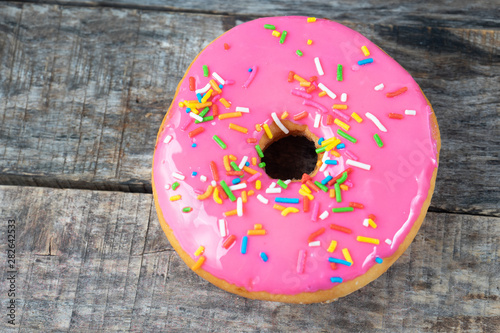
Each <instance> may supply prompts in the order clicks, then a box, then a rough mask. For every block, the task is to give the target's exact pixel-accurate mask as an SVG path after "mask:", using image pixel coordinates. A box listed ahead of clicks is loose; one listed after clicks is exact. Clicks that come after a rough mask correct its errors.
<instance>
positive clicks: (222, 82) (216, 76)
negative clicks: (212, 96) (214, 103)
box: [212, 72, 226, 84]
mask: <svg viewBox="0 0 500 333" xmlns="http://www.w3.org/2000/svg"><path fill="white" fill-rule="evenodd" d="M212 76H213V77H214V79H216V80H217V81H219V83H220V84H225V83H226V81H224V79H223V78H221V77H220V75H219V74H217V73H216V72H212Z"/></svg>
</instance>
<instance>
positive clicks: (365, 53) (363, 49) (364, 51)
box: [361, 45, 370, 57]
mask: <svg viewBox="0 0 500 333" xmlns="http://www.w3.org/2000/svg"><path fill="white" fill-rule="evenodd" d="M361 51H362V52H363V54H364V56H365V57H368V56H369V55H370V51H368V48H367V47H366V45H363V46H361Z"/></svg>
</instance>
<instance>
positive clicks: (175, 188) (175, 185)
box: [172, 182, 181, 191]
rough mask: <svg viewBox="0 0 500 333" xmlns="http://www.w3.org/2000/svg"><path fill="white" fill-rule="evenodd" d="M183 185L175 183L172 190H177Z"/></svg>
mask: <svg viewBox="0 0 500 333" xmlns="http://www.w3.org/2000/svg"><path fill="white" fill-rule="evenodd" d="M180 185H181V184H179V183H178V182H175V183H173V184H172V190H174V191H175V190H177V188H178V187H179V186H180Z"/></svg>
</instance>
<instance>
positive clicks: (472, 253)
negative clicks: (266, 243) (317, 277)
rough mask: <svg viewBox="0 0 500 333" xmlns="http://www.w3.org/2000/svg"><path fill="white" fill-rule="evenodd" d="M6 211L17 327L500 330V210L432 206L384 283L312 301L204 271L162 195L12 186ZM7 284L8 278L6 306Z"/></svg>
mask: <svg viewBox="0 0 500 333" xmlns="http://www.w3.org/2000/svg"><path fill="white" fill-rule="evenodd" d="M28 203H29V204H28ZM0 216H1V217H2V219H4V220H3V221H4V222H2V226H3V227H2V229H1V233H0V237H1V238H0V239H2V247H4V246H5V245H4V244H5V239H6V227H5V219H7V218H14V219H15V220H16V221H17V222H16V242H17V243H16V244H17V247H16V259H17V260H16V265H17V269H18V271H19V273H18V276H17V280H16V288H17V295H16V297H17V301H16V304H17V305H18V308H17V312H16V314H17V318H18V320H19V321H18V324H19V326H17V327H16V331H17V330H20V331H23V332H24V331H29V332H36V331H44V332H47V331H51V330H54V331H67V330H77V331H105V332H110V331H134V332H139V331H140V332H152V331H156V332H158V331H169V332H171V331H196V332H201V331H211V332H233V331H239V332H243V331H244V332H250V331H273V332H275V331H308V332H319V331H325V330H328V331H330V330H335V331H363V332H367V331H373V332H387V331H391V332H394V331H433V332H436V331H446V332H449V331H475V332H476V331H482V332H492V331H494V330H495V327H497V328H498V327H499V325H500V307H499V302H498V300H499V299H500V298H499V297H500V288H499V287H500V278H499V276H500V267H499V265H498V256H499V248H498V244H499V241H500V239H499V237H500V236H499V235H500V219H499V218H495V217H483V216H470V215H457V214H447V213H429V214H428V217H427V219H426V221H425V222H424V225H423V227H422V229H421V231H420V232H419V234H418V235H417V237H416V239H415V241H414V243H413V244H412V245H411V247H410V248H409V250H408V251H407V252H406V253H405V254H404V255H403V256H402V257H401V258H400V259H399V260H398V261H397V262H396V264H395V265H393V266H392V267H391V268H390V269H389V270H388V272H387V273H385V274H384V275H383V276H381V277H380V278H379V279H377V280H376V281H374V282H373V283H371V284H370V285H368V286H367V287H365V288H362V289H361V290H359V291H357V292H355V293H353V294H351V295H349V296H347V297H345V298H343V299H341V300H339V301H337V302H334V303H331V304H315V305H308V306H301V305H289V304H280V303H272V302H261V301H252V300H247V299H244V298H241V297H237V296H235V295H232V294H229V293H226V292H224V291H222V290H219V289H218V288H216V287H214V286H212V285H211V284H209V283H208V282H205V281H204V280H202V279H201V278H199V277H198V276H197V275H196V274H194V273H193V272H192V271H190V270H189V269H188V268H187V267H186V266H185V265H184V263H182V262H181V260H180V259H179V257H178V256H177V255H176V254H175V252H173V251H172V248H171V247H170V245H169V244H168V242H167V240H166V237H165V236H164V235H163V232H162V231H161V229H160V227H159V224H158V221H157V217H156V214H155V213H154V205H153V203H152V196H151V195H150V194H134V193H124V192H99V191H87V190H61V189H48V188H30V187H18V186H1V187H0ZM0 262H1V263H2V265H4V263H5V262H6V251H4V250H2V251H0ZM1 275H2V279H3V280H5V277H6V276H5V273H4V271H3V270H2V274H1ZM6 288H7V284H6V283H1V284H0V295H1V296H0V302H1V307H2V308H3V309H5V308H6V304H7V303H6V302H7V299H6V296H5V295H6ZM0 325H1V326H0V327H1V330H2V331H6V332H9V331H11V330H10V329H9V325H8V324H6V321H5V320H2V323H1V324H0ZM12 331H14V330H12Z"/></svg>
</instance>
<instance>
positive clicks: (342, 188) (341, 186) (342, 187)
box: [339, 184, 349, 191]
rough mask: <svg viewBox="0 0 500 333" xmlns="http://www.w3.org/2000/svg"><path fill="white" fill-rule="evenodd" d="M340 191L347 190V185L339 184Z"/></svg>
mask: <svg viewBox="0 0 500 333" xmlns="http://www.w3.org/2000/svg"><path fill="white" fill-rule="evenodd" d="M339 187H340V189H341V190H342V191H349V186H347V185H345V184H342V185H340V186H339Z"/></svg>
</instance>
